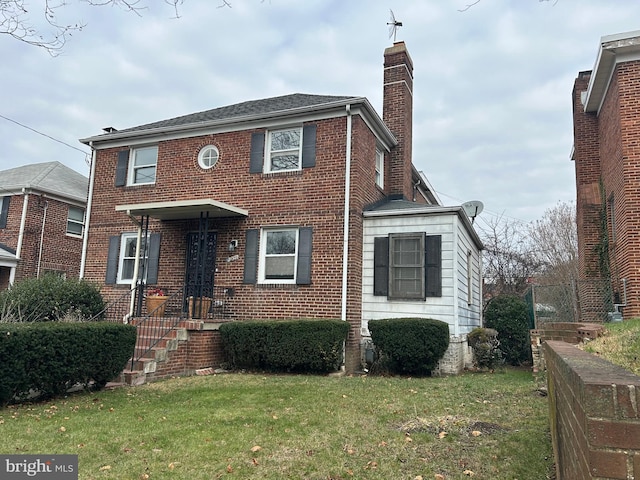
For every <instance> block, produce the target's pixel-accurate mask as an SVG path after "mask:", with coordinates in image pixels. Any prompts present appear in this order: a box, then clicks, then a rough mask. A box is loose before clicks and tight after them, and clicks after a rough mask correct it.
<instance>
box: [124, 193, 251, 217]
mask: <svg viewBox="0 0 640 480" xmlns="http://www.w3.org/2000/svg"><path fill="white" fill-rule="evenodd" d="M116 212H126V213H127V214H128V215H133V216H145V215H149V216H150V217H151V218H158V219H160V220H186V219H189V218H199V217H200V214H201V213H204V214H206V213H208V214H209V217H213V218H215V217H248V216H249V212H248V211H247V210H244V209H242V208H238V207H234V206H233V205H229V204H227V203H223V202H218V201H217V200H212V199H210V198H205V199H197V200H176V201H173V202H152V203H135V204H131V205H116Z"/></svg>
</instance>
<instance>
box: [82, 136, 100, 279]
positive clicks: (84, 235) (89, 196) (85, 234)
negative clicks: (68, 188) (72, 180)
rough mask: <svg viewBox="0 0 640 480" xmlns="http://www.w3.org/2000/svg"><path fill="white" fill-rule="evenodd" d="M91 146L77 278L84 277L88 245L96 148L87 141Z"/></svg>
mask: <svg viewBox="0 0 640 480" xmlns="http://www.w3.org/2000/svg"><path fill="white" fill-rule="evenodd" d="M89 147H91V172H90V173H89V193H88V194H87V210H86V213H85V223H84V230H83V232H82V256H81V257H80V274H79V278H80V279H82V278H84V269H85V266H86V265H87V248H88V245H89V219H90V218H91V205H92V204H93V182H94V181H95V178H96V150H95V149H94V148H93V142H89Z"/></svg>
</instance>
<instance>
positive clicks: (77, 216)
mask: <svg viewBox="0 0 640 480" xmlns="http://www.w3.org/2000/svg"><path fill="white" fill-rule="evenodd" d="M83 231H84V208H78V207H69V212H68V213H67V235H74V236H77V237H81V236H82V232H83Z"/></svg>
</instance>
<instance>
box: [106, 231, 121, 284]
mask: <svg viewBox="0 0 640 480" xmlns="http://www.w3.org/2000/svg"><path fill="white" fill-rule="evenodd" d="M119 255H120V236H119V235H115V236H113V237H109V252H108V253H107V275H106V278H105V281H104V283H106V284H107V285H112V284H114V283H116V281H117V278H118V257H119Z"/></svg>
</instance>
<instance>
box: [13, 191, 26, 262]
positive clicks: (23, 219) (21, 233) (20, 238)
mask: <svg viewBox="0 0 640 480" xmlns="http://www.w3.org/2000/svg"><path fill="white" fill-rule="evenodd" d="M22 193H23V195H24V197H23V199H22V216H21V218H20V231H19V232H18V246H17V247H16V258H17V259H18V260H19V259H20V254H21V253H22V242H23V241H24V229H25V225H26V223H27V207H29V192H28V190H27V189H26V188H23V189H22Z"/></svg>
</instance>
